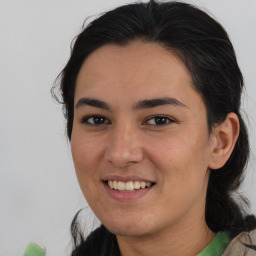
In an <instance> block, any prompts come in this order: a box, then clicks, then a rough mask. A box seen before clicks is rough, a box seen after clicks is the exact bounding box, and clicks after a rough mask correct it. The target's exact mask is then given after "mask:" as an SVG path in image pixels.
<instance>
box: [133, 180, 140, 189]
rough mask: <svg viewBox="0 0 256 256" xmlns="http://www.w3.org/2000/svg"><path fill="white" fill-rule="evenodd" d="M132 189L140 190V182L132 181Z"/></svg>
mask: <svg viewBox="0 0 256 256" xmlns="http://www.w3.org/2000/svg"><path fill="white" fill-rule="evenodd" d="M134 188H135V189H140V182H139V181H134Z"/></svg>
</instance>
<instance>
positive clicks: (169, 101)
mask: <svg viewBox="0 0 256 256" xmlns="http://www.w3.org/2000/svg"><path fill="white" fill-rule="evenodd" d="M164 105H172V106H179V107H187V106H186V105H185V104H183V103H182V102H180V101H179V100H177V99H175V98H169V97H163V98H155V99H146V100H141V101H139V102H137V103H136V104H135V105H134V106H133V109H134V110H141V109H148V108H155V107H160V106H164ZM83 106H91V107H95V108H101V109H105V110H110V109H111V108H110V106H109V105H108V104H107V103H106V102H104V101H101V100H98V99H93V98H81V99H79V100H78V102H77V104H76V106H75V108H80V107H83Z"/></svg>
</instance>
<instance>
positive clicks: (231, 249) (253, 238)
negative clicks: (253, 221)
mask: <svg viewBox="0 0 256 256" xmlns="http://www.w3.org/2000/svg"><path fill="white" fill-rule="evenodd" d="M234 255H237V256H240V255H241V256H242V255H246V256H256V229H255V230H252V231H250V232H242V233H240V234H239V235H238V236H236V237H235V238H233V239H232V240H231V242H230V243H229V245H228V247H227V248H226V250H225V251H224V253H223V254H222V256H234Z"/></svg>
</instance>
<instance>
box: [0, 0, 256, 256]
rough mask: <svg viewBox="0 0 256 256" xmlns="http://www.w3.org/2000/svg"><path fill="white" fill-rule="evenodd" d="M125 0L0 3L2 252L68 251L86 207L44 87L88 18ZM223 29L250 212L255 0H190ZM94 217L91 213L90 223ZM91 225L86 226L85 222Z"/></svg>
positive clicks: (54, 254)
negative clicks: (235, 67) (235, 75)
mask: <svg viewBox="0 0 256 256" xmlns="http://www.w3.org/2000/svg"><path fill="white" fill-rule="evenodd" d="M127 2H128V1H126V0H108V1H106V0H76V1H71V0H55V1H50V0H44V1H43V0H41V1H40V0H5V1H4V0H0V170H1V176H0V255H1V256H11V255H23V252H24V249H25V247H26V246H27V244H28V243H29V242H32V241H34V242H37V243H39V244H42V245H43V246H45V247H46V248H47V255H48V256H64V255H68V243H69V241H70V235H69V227H70V223H71V220H72V218H73V216H74V214H75V213H76V211H77V210H78V209H80V208H81V207H84V206H85V205H86V203H85V201H84V199H83V196H82V194H81V192H80V189H79V186H78V183H77V181H76V176H75V172H74V168H73V164H72V158H71V154H70V148H69V143H68V140H67V139H66V137H65V124H64V119H63V117H62V113H61V106H60V105H58V104H56V103H54V102H53V100H52V99H51V95H50V88H51V86H52V85H53V82H54V80H55V78H56V76H57V75H58V73H59V72H60V71H61V69H62V68H63V67H64V65H65V63H66V61H67V60H68V57H69V45H70V42H71V40H72V39H73V38H74V37H75V36H76V35H77V33H78V32H79V31H80V28H81V26H82V23H83V21H84V20H85V18H86V17H88V16H91V15H95V14H100V13H102V12H104V11H107V10H109V9H110V8H113V7H116V6H117V5H121V4H124V3H127ZM190 2H191V3H195V4H198V5H200V6H203V7H204V8H207V9H208V10H209V11H210V13H211V14H212V15H213V16H214V17H215V18H217V19H218V20H219V21H220V23H221V24H222V25H223V26H224V27H225V28H226V29H227V31H228V32H229V34H230V37H231V40H232V42H233V44H234V47H235V50H236V52H237V57H238V62H239V64H240V67H241V69H242V72H243V74H244V77H245V83H246V87H247V92H246V94H245V97H244V104H243V105H244V109H245V111H246V112H247V113H248V119H249V121H250V127H249V130H250V139H251V147H252V152H253V155H254V157H252V158H251V161H250V164H249V167H248V173H249V175H248V176H247V178H246V182H245V185H244V187H243V189H242V192H243V193H244V194H245V195H247V196H248V197H249V198H250V200H251V202H252V210H253V212H256V192H255V190H254V188H253V187H255V185H256V174H253V173H252V169H254V170H255V169H256V161H255V154H256V150H255V146H256V132H255V124H256V114H255V109H256V100H255V96H256V78H255V72H256V68H255V61H256V50H255V47H256V16H255V10H256V1H255V0H214V1H213V0H204V1H203V0H202V1H196V0H194V1H190ZM91 220H92V217H90V218H89V222H88V223H91ZM88 225H89V224H88Z"/></svg>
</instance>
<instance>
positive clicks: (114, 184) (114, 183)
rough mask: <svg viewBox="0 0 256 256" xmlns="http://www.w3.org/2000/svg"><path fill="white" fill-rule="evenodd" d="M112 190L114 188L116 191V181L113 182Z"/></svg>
mask: <svg viewBox="0 0 256 256" xmlns="http://www.w3.org/2000/svg"><path fill="white" fill-rule="evenodd" d="M113 188H114V189H118V184H117V181H116V180H114V181H113Z"/></svg>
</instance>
